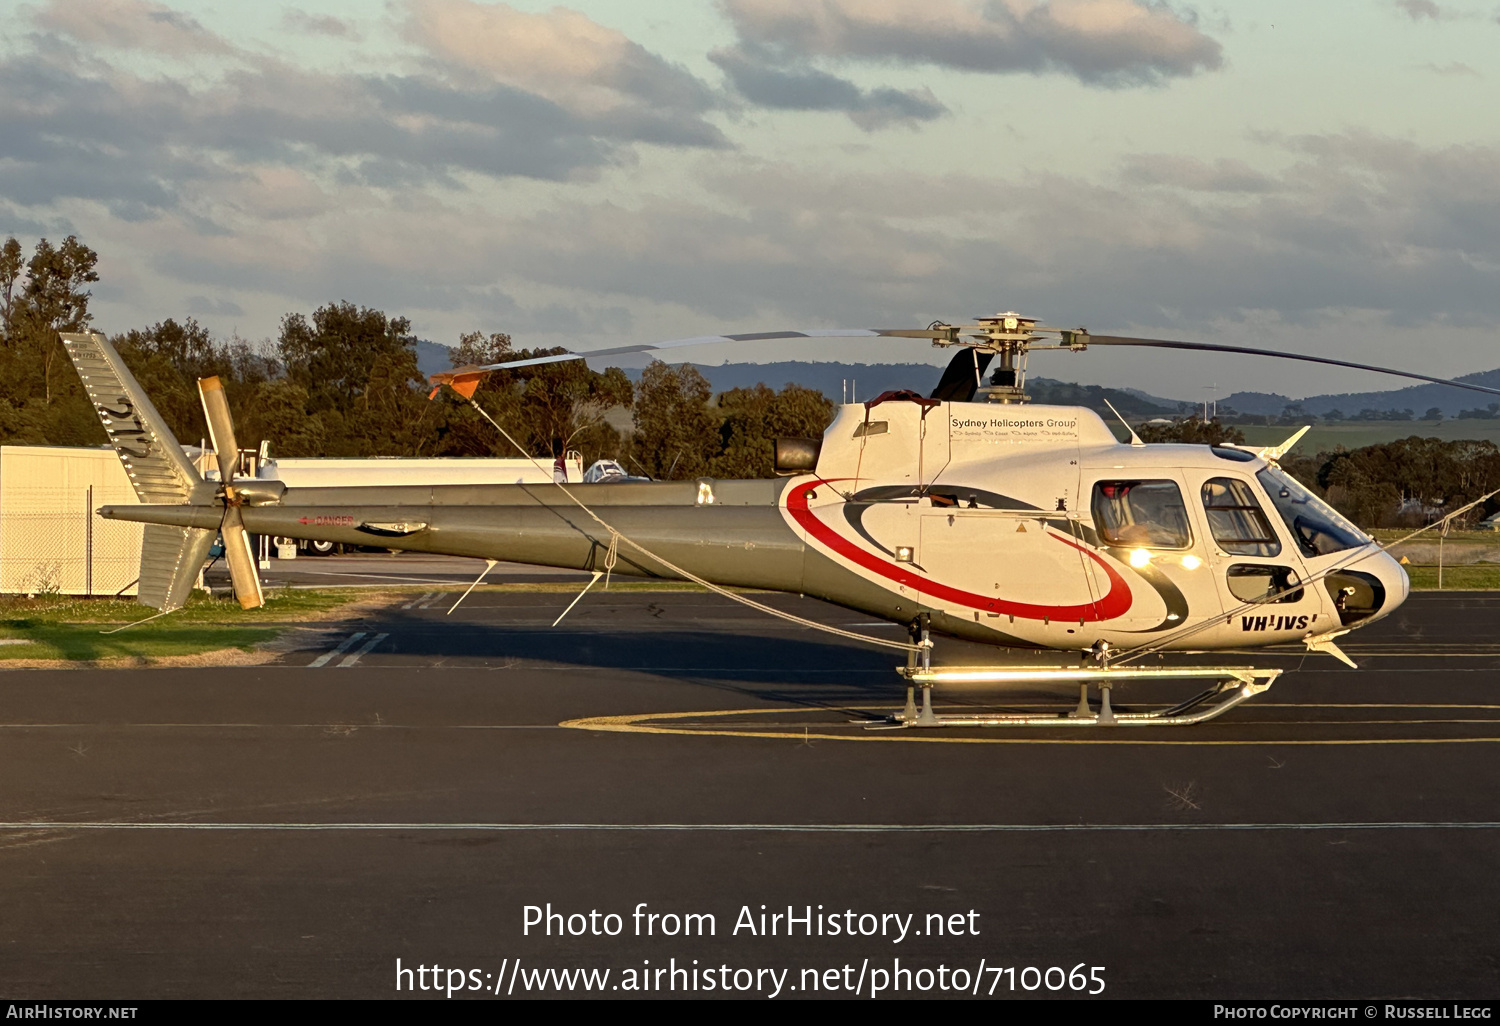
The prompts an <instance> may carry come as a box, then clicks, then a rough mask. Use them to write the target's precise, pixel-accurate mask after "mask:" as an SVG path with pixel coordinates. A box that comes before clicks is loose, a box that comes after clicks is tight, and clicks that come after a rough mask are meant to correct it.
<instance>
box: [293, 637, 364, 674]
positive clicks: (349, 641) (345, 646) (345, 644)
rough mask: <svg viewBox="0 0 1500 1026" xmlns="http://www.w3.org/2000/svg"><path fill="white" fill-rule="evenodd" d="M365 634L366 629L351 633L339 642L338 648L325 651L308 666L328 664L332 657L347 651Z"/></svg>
mask: <svg viewBox="0 0 1500 1026" xmlns="http://www.w3.org/2000/svg"><path fill="white" fill-rule="evenodd" d="M364 636H365V632H364V631H359V632H357V633H355V634H351V635H350V636H349V637H347V638H345V639H344V640H343V641H342V642H340V643H339V647H338V648H335V649H333V650H332V651H331V652H324V653H323V654H322V655H320V656H318V658H316V659H314V660H313V661H312V662H310V663H308V664H307V665H308V667H309V668H312V667H317V666H326V665H328V661H329V660H330V659H332V658H333V657H334V656H336V655H343V654H344V653H345V652H347V651H349V648H350V646H351V645H353V644H354V643H355V642H357V641H359V639H360V638H362V637H364Z"/></svg>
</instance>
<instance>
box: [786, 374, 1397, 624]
mask: <svg viewBox="0 0 1500 1026" xmlns="http://www.w3.org/2000/svg"><path fill="white" fill-rule="evenodd" d="M1273 493H1274V494H1273ZM781 512H782V515H783V517H784V518H785V519H786V522H787V524H788V526H790V527H791V528H792V529H794V530H796V531H797V532H798V533H799V534H800V535H801V536H802V538H803V541H804V544H805V545H806V547H807V550H808V552H809V555H811V554H812V553H818V554H820V555H821V556H823V557H825V558H826V559H827V560H829V561H832V562H833V563H835V564H837V565H838V566H839V567H841V568H842V569H844V570H846V571H847V572H849V573H852V574H854V575H857V576H859V577H861V578H863V579H864V580H865V581H867V582H869V583H870V584H872V585H874V586H876V587H878V588H880V589H882V590H884V591H886V592H887V593H889V594H890V595H891V597H892V599H893V602H892V605H893V608H894V616H893V618H896V619H899V618H901V617H902V616H903V615H906V614H907V613H908V612H909V613H910V614H911V615H913V616H915V615H917V614H918V613H920V612H922V611H927V612H928V613H929V615H930V616H931V617H932V619H933V627H934V628H936V629H939V630H942V631H945V632H947V633H953V634H959V635H963V636H966V637H970V638H973V639H974V640H981V641H987V642H989V643H991V644H999V645H1004V646H1017V647H1035V648H1052V649H1075V650H1077V649H1086V648H1090V647H1091V646H1093V645H1095V644H1096V643H1097V642H1100V641H1103V642H1107V643H1108V644H1109V645H1111V646H1114V647H1117V648H1120V647H1135V646H1140V645H1143V644H1155V643H1157V642H1160V643H1162V647H1164V648H1168V649H1222V648H1241V647H1255V646H1261V645H1270V644H1278V643H1284V642H1289V641H1298V640H1302V639H1306V638H1310V637H1317V636H1320V635H1325V634H1329V633H1331V632H1336V631H1340V630H1342V629H1344V628H1345V627H1351V626H1356V625H1362V624H1365V623H1369V622H1372V621H1374V620H1375V619H1378V618H1379V617H1382V616H1385V615H1387V614H1389V613H1390V612H1391V610H1393V609H1394V608H1396V607H1397V606H1398V605H1400V603H1401V602H1402V601H1404V599H1405V598H1406V596H1407V594H1408V592H1409V582H1408V580H1407V576H1406V573H1405V571H1404V570H1403V569H1402V568H1401V566H1400V564H1398V563H1397V562H1396V561H1395V560H1394V559H1392V558H1391V557H1390V556H1389V555H1388V554H1386V553H1385V552H1384V551H1382V550H1381V549H1380V548H1379V546H1378V545H1377V544H1376V543H1375V542H1373V541H1372V540H1371V539H1370V538H1369V537H1368V536H1367V535H1365V534H1363V532H1360V531H1358V530H1357V529H1356V528H1354V527H1353V525H1351V524H1349V523H1348V522H1347V521H1345V520H1344V519H1343V518H1342V517H1340V516H1339V515H1338V514H1337V513H1335V512H1334V511H1333V510H1332V509H1331V508H1329V507H1327V506H1326V505H1324V504H1323V503H1322V502H1320V501H1319V500H1318V499H1316V498H1315V497H1313V496H1311V495H1310V494H1309V493H1307V492H1306V491H1305V490H1304V489H1302V488H1301V486H1300V485H1298V484H1297V483H1296V482H1295V481H1293V480H1291V479H1290V478H1289V477H1287V476H1286V475H1285V474H1284V473H1283V472H1281V471H1280V470H1279V468H1276V467H1275V466H1274V465H1273V464H1270V463H1268V462H1267V461H1266V460H1264V459H1262V458H1260V457H1259V456H1257V455H1256V454H1255V453H1254V452H1251V451H1246V450H1241V449H1233V448H1228V447H1212V448H1211V447H1209V446H1206V445H1162V444H1156V445H1140V444H1134V445H1132V444H1122V443H1120V442H1118V441H1117V440H1116V439H1115V437H1114V435H1113V434H1112V433H1111V432H1110V431H1109V429H1108V428H1107V427H1106V426H1105V424H1104V422H1103V421H1102V420H1101V419H1100V418H1099V417H1098V415H1096V414H1095V413H1093V412H1092V411H1090V410H1087V409H1082V408H1077V407H1062V406H1031V405H1001V404H991V403H954V402H945V403H941V404H928V403H918V402H914V401H900V400H896V401H888V402H883V403H881V404H879V405H877V406H873V407H868V408H867V407H866V406H865V405H863V404H852V405H846V406H843V407H841V408H840V409H839V411H838V413H837V416H836V417H835V419H834V421H833V423H832V425H830V427H829V428H828V430H827V432H826V433H825V435H824V440H823V444H822V449H821V451H820V453H819V456H818V460H817V464H816V470H815V471H814V472H813V473H809V474H803V475H799V476H797V477H795V478H794V479H792V480H791V481H789V482H788V487H786V489H785V490H784V491H783V492H782V495H781ZM1330 568H1338V569H1337V570H1336V572H1334V573H1333V574H1331V575H1328V576H1326V577H1325V576H1324V575H1325V574H1327V572H1328V571H1329V570H1330ZM1302 582H1310V583H1308V585H1307V586H1306V587H1302V588H1298V587H1296V586H1297V585H1298V584H1299V583H1302ZM872 611H875V610H873V609H872ZM1190 628H1191V629H1190Z"/></svg>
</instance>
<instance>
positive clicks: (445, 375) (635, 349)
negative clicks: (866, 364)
mask: <svg viewBox="0 0 1500 1026" xmlns="http://www.w3.org/2000/svg"><path fill="white" fill-rule="evenodd" d="M952 335H953V331H952V329H948V328H809V329H808V330H806V331H755V332H750V333H748V334H744V335H697V336H694V337H693V338H674V339H669V340H668V341H665V342H647V343H642V344H640V345H633V346H614V347H613V348H610V349H591V350H589V351H588V352H585V353H554V354H552V355H551V356H534V357H532V358H531V359H528V360H505V361H502V362H500V363H486V364H482V365H471V366H468V367H458V368H456V369H454V370H451V371H444V372H442V373H441V374H433V375H431V376H430V377H429V378H428V380H429V381H430V382H431V383H432V384H433V385H452V386H453V387H454V388H455V389H458V390H459V391H462V389H461V388H460V387H459V386H460V385H467V386H469V390H468V392H467V393H465V394H467V395H472V394H473V385H475V384H477V383H478V380H479V378H480V377H482V376H483V375H485V374H488V373H489V372H490V371H497V370H512V369H514V368H516V367H536V366H539V365H541V364H545V363H565V362H567V361H569V360H592V359H594V358H595V357H601V356H628V355H630V354H633V353H651V352H655V351H656V350H658V349H678V348H681V347H683V346H706V345H718V344H721V343H724V342H769V341H772V340H774V339H780V338H930V339H944V338H951V337H952Z"/></svg>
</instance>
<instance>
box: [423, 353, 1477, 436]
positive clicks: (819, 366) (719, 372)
mask: <svg viewBox="0 0 1500 1026" xmlns="http://www.w3.org/2000/svg"><path fill="white" fill-rule="evenodd" d="M449 352H450V350H449V348H448V347H447V346H444V345H439V344H438V343H436V342H429V341H426V340H425V339H424V340H419V341H418V342H417V365H418V366H419V367H420V368H421V370H422V373H423V374H435V373H437V372H438V371H445V370H449V369H451V364H450V361H449V359H448V354H449ZM694 366H695V367H697V369H698V371H699V373H701V374H702V375H703V376H704V377H705V378H707V379H708V382H709V384H710V385H712V386H713V389H714V391H715V392H727V391H728V390H729V389H731V388H749V387H751V386H752V385H757V384H766V385H769V386H770V387H772V388H778V389H779V388H781V387H782V386H783V385H786V384H788V383H791V382H795V383H796V384H799V385H802V386H804V387H806V388H815V389H817V390H818V391H819V392H822V393H823V394H824V395H826V396H827V397H828V398H829V399H832V400H833V401H834V402H839V401H841V400H842V399H844V398H845V397H846V396H847V397H848V399H849V401H851V402H852V401H854V400H856V399H858V400H864V399H871V398H873V397H875V396H877V395H879V394H880V393H881V392H888V391H892V390H894V389H899V388H909V389H912V390H913V391H916V392H920V393H922V394H923V395H926V394H928V393H930V392H931V391H932V390H933V388H934V387H936V385H937V382H938V378H939V377H940V376H941V375H942V373H943V369H942V368H941V367H937V366H933V365H932V364H927V363H812V362H808V361H803V360H790V361H783V362H781V363H726V364H721V365H720V366H717V367H701V366H698V365H697V364H694ZM625 373H626V374H628V375H629V376H630V378H631V379H632V380H639V378H640V376H641V372H640V371H639V370H627V371H626V372H625ZM1457 380H1459V381H1469V382H1473V383H1474V384H1476V385H1485V386H1487V387H1489V388H1500V369H1496V370H1492V371H1484V372H1481V373H1478V374H1468V375H1465V376H1464V377H1462V378H1458V379H1457ZM1026 390H1027V392H1028V393H1029V394H1030V395H1031V398H1032V401H1033V402H1038V403H1052V404H1057V405H1061V406H1087V407H1089V408H1090V409H1093V410H1096V411H1098V412H1099V413H1103V414H1108V408H1107V407H1106V406H1105V405H1104V402H1103V400H1104V399H1108V400H1109V401H1110V402H1112V403H1114V405H1115V407H1116V408H1117V409H1118V410H1119V411H1120V412H1121V413H1122V414H1124V415H1125V416H1127V417H1131V418H1139V419H1145V418H1149V417H1171V416H1177V415H1180V414H1182V413H1191V412H1193V411H1194V410H1197V409H1198V408H1199V406H1200V404H1197V403H1193V402H1188V401H1184V400H1177V399H1167V398H1164V397H1162V396H1157V395H1151V394H1150V393H1148V392H1142V391H1140V390H1139V389H1134V388H1103V387H1101V386H1099V385H1076V384H1072V383H1070V382H1066V381H1057V380H1055V379H1052V378H1032V379H1030V381H1029V382H1027V388H1026ZM1492 398H1493V400H1495V401H1500V396H1496V397H1489V396H1486V395H1484V394H1483V393H1480V392H1467V391H1464V390H1462V389H1457V388H1450V387H1448V386H1446V385H1413V386H1411V387H1409V388H1396V389H1391V390H1390V391H1387V392H1353V393H1339V394H1326V395H1314V396H1308V397H1307V398H1306V399H1301V400H1298V399H1292V398H1290V397H1288V396H1284V395H1281V394H1279V393H1276V392H1235V393H1233V394H1232V395H1229V396H1226V397H1224V398H1223V399H1220V400H1219V406H1220V408H1221V410H1223V411H1224V412H1226V413H1227V412H1228V411H1229V410H1231V409H1232V410H1234V411H1235V412H1237V413H1245V414H1252V415H1257V416H1277V415H1279V414H1280V413H1281V412H1282V411H1283V410H1284V409H1286V407H1287V406H1289V405H1292V404H1293V403H1298V404H1300V405H1301V407H1302V409H1303V410H1304V411H1306V412H1307V413H1310V414H1314V415H1318V416H1321V415H1323V414H1326V413H1327V412H1328V411H1330V410H1340V411H1342V412H1343V414H1344V415H1345V416H1346V417H1352V416H1354V415H1356V414H1358V413H1359V412H1360V411H1361V410H1381V411H1384V410H1411V411H1413V412H1414V413H1415V414H1416V415H1417V416H1418V417H1420V416H1422V415H1423V414H1424V413H1426V412H1427V411H1428V410H1430V409H1431V408H1433V407H1434V406H1435V407H1437V408H1438V409H1440V410H1442V411H1443V416H1445V417H1456V416H1458V414H1459V413H1460V412H1461V411H1463V410H1469V409H1476V408H1477V409H1483V408H1485V407H1487V406H1488V405H1489V404H1490V402H1491V401H1492Z"/></svg>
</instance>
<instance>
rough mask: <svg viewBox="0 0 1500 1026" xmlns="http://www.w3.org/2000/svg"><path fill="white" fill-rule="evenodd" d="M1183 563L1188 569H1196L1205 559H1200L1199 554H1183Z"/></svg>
mask: <svg viewBox="0 0 1500 1026" xmlns="http://www.w3.org/2000/svg"><path fill="white" fill-rule="evenodd" d="M1182 565H1183V568H1184V569H1187V570H1196V569H1198V568H1199V567H1200V566H1202V565H1203V560H1201V559H1199V558H1198V557H1197V556H1192V555H1188V556H1183V557H1182Z"/></svg>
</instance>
